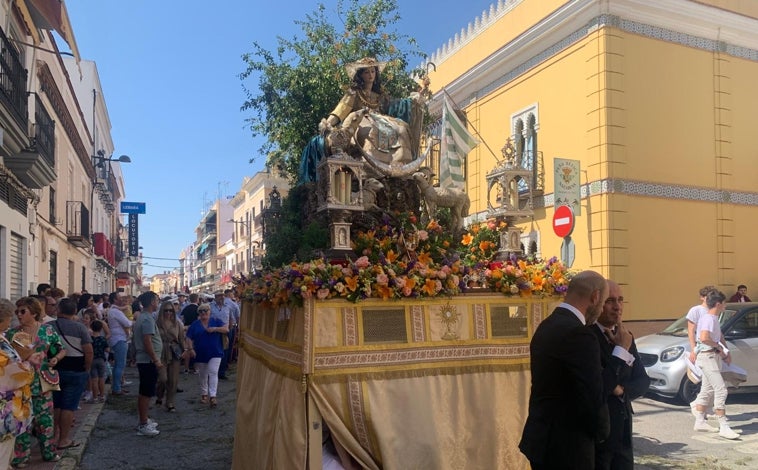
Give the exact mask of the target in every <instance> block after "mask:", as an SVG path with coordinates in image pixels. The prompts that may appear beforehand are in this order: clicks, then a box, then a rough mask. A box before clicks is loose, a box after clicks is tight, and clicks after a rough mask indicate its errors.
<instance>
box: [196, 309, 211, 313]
mask: <svg viewBox="0 0 758 470" xmlns="http://www.w3.org/2000/svg"><path fill="white" fill-rule="evenodd" d="M197 312H198V313H208V312H210V310H198V311H197Z"/></svg>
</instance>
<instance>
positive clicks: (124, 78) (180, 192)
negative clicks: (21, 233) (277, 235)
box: [59, 0, 497, 275]
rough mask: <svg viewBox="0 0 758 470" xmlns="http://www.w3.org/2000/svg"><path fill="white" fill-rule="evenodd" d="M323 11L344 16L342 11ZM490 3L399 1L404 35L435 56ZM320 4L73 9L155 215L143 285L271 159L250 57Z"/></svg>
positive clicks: (134, 193) (140, 0) (131, 192)
mask: <svg viewBox="0 0 758 470" xmlns="http://www.w3.org/2000/svg"><path fill="white" fill-rule="evenodd" d="M322 3H324V4H325V5H326V6H327V9H329V10H330V11H334V10H335V5H336V1H335V0H324V1H323V2H322ZM492 3H493V1H491V0H466V1H462V0H398V4H399V12H400V15H401V16H402V21H401V22H400V23H399V24H398V25H397V30H398V31H399V32H400V33H402V34H406V35H409V36H411V37H414V38H416V40H417V41H418V43H419V45H420V47H421V49H422V50H423V51H424V52H426V53H427V54H431V53H432V52H434V51H435V50H436V49H437V48H438V47H440V46H441V45H442V44H444V43H445V42H447V41H448V39H450V38H451V37H453V36H454V35H455V33H456V32H459V31H460V30H461V28H464V27H466V26H467V25H468V23H469V22H473V21H474V19H475V18H476V17H477V16H479V15H481V13H482V11H483V10H485V9H489V7H490V5H491V4H492ZM494 3H497V0H494ZM317 4H318V2H314V1H304V0H286V1H283V2H271V1H262V0H227V1H223V2H208V1H200V0H181V1H180V0H160V1H155V0H129V1H99V0H73V1H67V2H66V5H67V8H68V11H69V16H70V20H71V24H72V26H73V29H74V35H75V37H76V41H77V44H78V46H79V51H80V53H81V55H82V57H83V58H84V59H87V60H93V61H95V62H96V63H97V67H98V72H99V74H100V81H101V83H102V87H103V94H104V96H105V100H106V103H107V107H108V112H109V115H110V119H111V125H112V126H113V127H112V129H111V134H112V136H113V142H114V145H115V152H114V155H121V154H127V155H129V156H130V157H131V159H132V163H129V164H123V165H122V168H123V171H124V178H125V184H126V200H127V201H135V202H145V203H146V204H147V214H145V215H140V221H139V237H140V238H139V242H140V246H142V247H143V248H144V249H143V253H144V256H145V257H146V258H145V266H144V272H145V274H146V275H152V274H155V273H158V272H163V271H166V270H169V269H171V268H174V267H178V263H177V262H176V261H170V260H159V259H155V258H174V259H175V258H178V256H179V253H180V252H181V250H182V249H183V248H185V247H187V246H188V245H189V244H190V243H192V241H193V240H194V238H195V232H194V229H195V227H196V226H197V224H198V222H199V220H200V217H201V214H202V212H203V209H204V208H205V207H206V205H207V204H208V203H210V202H212V201H213V200H215V199H216V198H217V197H219V196H221V197H225V196H229V195H234V194H235V193H236V192H237V191H238V189H239V188H240V185H241V183H242V178H243V176H245V175H253V174H254V173H255V172H257V171H260V170H262V169H263V163H264V161H265V158H264V157H262V156H257V155H258V149H259V148H260V145H261V143H262V139H261V138H255V139H254V138H253V137H252V135H251V133H250V132H249V130H247V129H246V126H245V118H246V117H247V116H248V115H246V114H244V113H243V112H242V111H240V107H241V105H242V103H243V102H244V101H245V94H244V92H243V90H242V82H241V81H240V79H239V78H238V75H239V73H241V72H242V71H243V70H244V69H245V64H244V63H243V61H242V58H241V56H242V54H244V53H246V52H250V51H251V44H252V43H253V42H254V41H257V42H259V43H260V44H261V45H262V46H263V47H265V48H266V49H269V50H273V49H274V48H275V47H276V37H277V36H284V37H292V36H293V35H298V36H300V37H301V36H302V35H301V34H300V28H299V27H297V26H296V25H295V24H294V22H295V21H296V20H301V19H304V18H305V15H306V14H307V13H310V12H312V11H313V10H314V9H315V7H316V5H317ZM59 47H60V48H61V50H66V48H67V46H66V45H65V43H62V44H59ZM414 65H415V64H414ZM432 88H434V84H432ZM315 125H316V124H315V123H314V126H315ZM256 156H257V157H256ZM251 157H256V161H255V163H253V164H250V163H248V161H249V160H250V158H251Z"/></svg>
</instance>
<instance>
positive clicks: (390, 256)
mask: <svg viewBox="0 0 758 470" xmlns="http://www.w3.org/2000/svg"><path fill="white" fill-rule="evenodd" d="M385 257H386V258H387V261H388V262H390V263H394V262H395V260H396V259H397V253H395V250H390V251H388V252H387V254H386V255H385Z"/></svg>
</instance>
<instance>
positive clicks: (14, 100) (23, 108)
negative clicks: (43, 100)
mask: <svg viewBox="0 0 758 470" xmlns="http://www.w3.org/2000/svg"><path fill="white" fill-rule="evenodd" d="M0 47H1V48H2V50H0V71H2V73H0V100H1V101H2V102H3V103H4V104H5V106H6V107H8V108H9V109H11V110H12V111H13V113H12V114H13V117H14V119H16V121H17V122H18V125H19V126H21V128H22V129H26V123H27V121H28V120H29V102H28V98H27V94H26V79H27V76H28V72H27V71H26V69H25V68H24V66H23V64H22V63H21V59H20V58H19V56H18V52H16V47H15V46H14V45H13V44H12V43H11V42H10V41H9V40H8V37H7V36H6V35H5V32H4V31H3V30H2V29H0Z"/></svg>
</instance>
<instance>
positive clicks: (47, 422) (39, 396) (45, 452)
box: [7, 297, 66, 468]
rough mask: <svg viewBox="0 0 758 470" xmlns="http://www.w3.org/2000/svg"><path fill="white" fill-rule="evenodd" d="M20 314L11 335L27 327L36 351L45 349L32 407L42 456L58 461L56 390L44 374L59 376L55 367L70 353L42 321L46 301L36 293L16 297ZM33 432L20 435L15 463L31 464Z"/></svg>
mask: <svg viewBox="0 0 758 470" xmlns="http://www.w3.org/2000/svg"><path fill="white" fill-rule="evenodd" d="M16 316H17V317H18V321H19V326H17V327H15V328H11V329H10V330H8V334H7V337H8V339H9V340H11V341H12V340H13V337H14V335H16V334H18V333H19V332H21V331H23V332H25V333H27V334H29V335H30V336H31V337H32V343H33V345H34V350H35V352H38V353H42V355H43V358H42V363H41V364H40V365H39V367H35V368H34V380H33V381H32V384H31V390H32V409H33V411H34V419H33V422H32V424H33V425H34V429H35V431H36V435H37V441H39V445H40V451H41V453H42V458H43V459H44V460H45V461H47V462H56V461H58V460H60V456H59V455H58V454H56V453H55V444H54V442H53V438H54V428H53V392H52V390H51V389H49V388H47V389H46V390H43V388H42V383H41V381H42V380H45V379H43V378H42V374H44V375H46V376H49V377H50V376H52V377H57V371H56V370H55V369H54V367H55V366H56V364H58V361H60V360H61V359H62V358H63V356H65V355H66V350H65V349H64V347H63V343H62V341H61V338H60V336H58V333H56V331H55V329H54V328H53V327H52V325H50V324H49V323H44V324H43V323H40V318H42V305H41V304H40V303H39V301H38V300H37V299H35V298H34V297H22V298H20V299H18V300H17V301H16ZM31 453H32V449H31V436H30V432H29V431H27V432H24V433H23V434H21V435H19V436H18V437H17V438H16V450H15V457H14V458H13V466H14V467H16V468H23V467H25V466H26V465H28V464H29V459H30V457H31Z"/></svg>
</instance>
